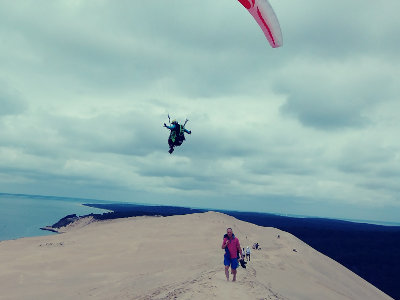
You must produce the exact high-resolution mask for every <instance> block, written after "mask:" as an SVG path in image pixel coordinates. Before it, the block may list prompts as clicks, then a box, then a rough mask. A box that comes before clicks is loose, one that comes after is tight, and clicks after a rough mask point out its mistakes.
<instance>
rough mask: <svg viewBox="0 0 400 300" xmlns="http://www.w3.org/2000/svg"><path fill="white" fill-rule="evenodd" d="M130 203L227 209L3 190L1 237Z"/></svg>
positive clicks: (28, 233) (25, 234) (32, 231)
mask: <svg viewBox="0 0 400 300" xmlns="http://www.w3.org/2000/svg"><path fill="white" fill-rule="evenodd" d="M90 203H92V204H127V205H137V206H143V207H146V206H147V207H154V206H160V207H163V206H164V207H177V208H182V207H184V208H191V209H200V210H205V211H208V210H213V211H220V212H224V211H225V210H221V209H214V208H200V207H190V206H177V205H165V204H164V205H161V204H152V203H151V204H146V203H137V202H121V201H111V200H101V199H92V198H75V197H64V196H48V195H34V194H14V193H0V207H2V209H1V210H0V241H2V240H12V239H18V238H24V237H31V236H42V235H43V236H45V235H51V234H54V233H51V232H48V231H43V230H41V229H40V228H41V227H45V226H49V225H52V224H54V223H56V222H57V221H59V220H60V219H61V218H63V217H65V216H67V215H70V214H76V215H78V216H82V215H87V214H90V213H94V214H102V213H104V212H107V211H109V210H106V209H101V208H98V207H91V206H87V205H84V204H90ZM235 211H237V212H241V213H243V212H248V213H259V214H265V215H275V216H282V217H290V218H298V219H321V220H322V219H325V220H337V221H345V222H352V223H361V224H372V225H380V226H400V223H397V222H385V221H374V220H356V219H341V218H326V217H319V216H306V215H296V214H279V213H273V212H251V211H239V210H235Z"/></svg>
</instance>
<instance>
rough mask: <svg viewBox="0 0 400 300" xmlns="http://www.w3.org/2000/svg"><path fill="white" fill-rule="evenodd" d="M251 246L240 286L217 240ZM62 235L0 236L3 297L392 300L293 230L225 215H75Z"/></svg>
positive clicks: (239, 281) (220, 242)
mask: <svg viewBox="0 0 400 300" xmlns="http://www.w3.org/2000/svg"><path fill="white" fill-rule="evenodd" d="M227 227H232V228H233V231H234V233H235V234H236V236H237V237H238V238H239V240H240V243H241V246H242V247H246V246H251V245H253V243H255V242H258V243H259V245H260V247H261V250H252V255H251V261H250V262H249V263H248V264H247V268H246V269H243V268H240V267H239V269H238V275H237V282H232V281H229V282H228V281H227V280H226V278H225V274H224V266H223V253H224V252H223V250H222V249H221V244H222V237H223V235H224V233H225V232H226V228H227ZM60 231H61V232H63V233H62V234H57V235H51V236H41V237H29V238H22V239H17V240H10V241H2V242H0V265H1V269H0V286H1V294H0V299H10V300H11V299H207V298H211V299H228V298H230V299H392V298H390V297H389V296H387V295H386V294H384V293H383V292H381V291H380V290H378V289H377V288H375V287H374V286H372V285H371V284H369V283H368V282H366V281H365V280H363V279H362V278H360V277H359V276H357V275H356V274H354V273H353V272H351V271H349V270H348V269H346V268H345V267H343V266H342V265H340V264H338V263H337V262H335V261H334V260H332V259H330V258H328V257H327V256H325V255H323V254H321V253H319V252H317V251H316V250H314V249H313V248H311V247H310V246H308V245H307V244H305V243H303V242H302V241H301V240H299V239H297V238H296V237H294V236H293V235H291V234H289V233H287V232H284V231H281V230H278V229H276V228H272V227H261V226H257V225H254V224H251V223H247V222H243V221H240V220H238V219H235V218H233V217H231V216H228V215H225V214H222V213H217V212H207V213H196V214H189V215H180V216H169V217H132V218H125V219H115V220H105V221H95V222H92V221H91V220H90V218H86V219H82V220H79V221H78V222H75V223H72V224H70V225H68V226H67V227H65V228H61V229H60Z"/></svg>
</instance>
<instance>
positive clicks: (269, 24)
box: [238, 0, 283, 48]
mask: <svg viewBox="0 0 400 300" xmlns="http://www.w3.org/2000/svg"><path fill="white" fill-rule="evenodd" d="M238 1H239V2H240V3H241V4H242V5H243V6H244V7H245V8H246V9H247V10H248V12H249V13H250V14H251V15H252V16H253V18H254V19H255V20H256V22H257V23H258V25H259V26H260V27H261V29H262V31H263V32H264V35H265V37H266V38H267V40H268V42H269V44H270V45H271V47H272V48H277V47H280V46H282V44H283V39H282V32H281V27H280V25H279V22H278V19H277V17H276V15H275V12H274V10H273V9H272V7H271V5H270V4H269V2H268V1H267V0H238Z"/></svg>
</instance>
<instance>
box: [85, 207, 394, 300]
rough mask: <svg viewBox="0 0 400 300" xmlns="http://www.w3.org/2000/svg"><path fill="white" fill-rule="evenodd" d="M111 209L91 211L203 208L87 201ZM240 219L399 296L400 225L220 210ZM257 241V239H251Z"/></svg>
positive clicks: (152, 212)
mask: <svg viewBox="0 0 400 300" xmlns="http://www.w3.org/2000/svg"><path fill="white" fill-rule="evenodd" d="M86 205H87V206H92V207H96V208H102V209H107V210H111V211H112V212H107V213H103V214H91V215H92V216H93V217H94V218H95V219H97V220H105V219H115V218H125V217H133V216H172V215H183V214H190V213H198V212H205V211H206V210H202V209H191V208H185V207H174V206H144V205H134V204H125V203H122V204H120V203H118V204H86ZM220 212H223V213H225V214H228V215H230V216H233V217H235V218H237V219H239V220H242V221H246V222H249V223H253V224H256V225H260V226H265V227H275V228H278V229H280V230H283V231H286V232H289V233H291V234H293V235H294V236H296V237H297V238H299V239H301V240H302V241H303V242H305V243H307V244H308V245H310V246H311V247H313V248H314V249H316V250H317V251H319V252H321V253H323V254H325V255H326V256H329V257H330V258H332V259H334V260H335V261H337V262H338V263H340V264H342V265H344V266H345V267H346V268H348V269H350V270H351V271H353V272H354V273H356V274H357V275H359V276H360V277H362V278H364V279H365V280H366V281H368V282H370V283H371V284H372V285H374V286H376V287H377V288H379V289H380V290H381V291H383V292H384V293H386V294H388V295H389V296H391V297H393V298H394V299H400V285H398V282H400V275H399V270H400V227H394V226H393V227H390V226H380V225H372V224H363V223H353V222H347V221H340V220H332V219H322V218H293V217H285V216H278V215H273V214H267V213H253V212H237V211H221V210H220ZM254 242H256V241H254Z"/></svg>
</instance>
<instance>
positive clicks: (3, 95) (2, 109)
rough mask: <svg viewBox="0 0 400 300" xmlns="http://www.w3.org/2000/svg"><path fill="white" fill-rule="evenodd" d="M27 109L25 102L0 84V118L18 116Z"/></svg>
mask: <svg viewBox="0 0 400 300" xmlns="http://www.w3.org/2000/svg"><path fill="white" fill-rule="evenodd" d="M26 109H27V104H26V102H25V101H24V100H23V99H22V98H21V97H20V96H19V95H18V93H17V92H13V91H11V90H10V88H8V87H6V85H5V84H4V83H1V82H0V117H1V116H7V115H18V114H21V113H23V112H24V111H25V110H26Z"/></svg>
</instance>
